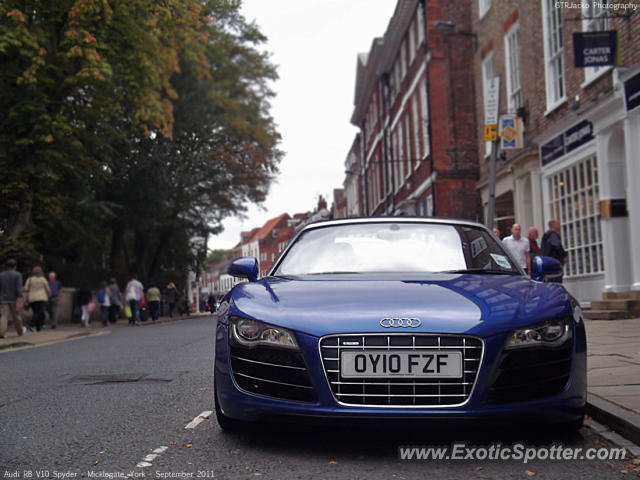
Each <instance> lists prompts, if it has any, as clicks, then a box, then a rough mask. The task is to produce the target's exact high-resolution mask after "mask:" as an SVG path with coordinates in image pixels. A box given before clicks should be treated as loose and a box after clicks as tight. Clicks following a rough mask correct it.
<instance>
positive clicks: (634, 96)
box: [624, 73, 640, 112]
mask: <svg viewBox="0 0 640 480" xmlns="http://www.w3.org/2000/svg"><path fill="white" fill-rule="evenodd" d="M624 100H625V103H626V104H627V112H628V111H630V110H633V109H634V108H636V107H637V106H638V105H640V73H638V74H637V75H635V76H633V77H631V78H630V79H629V80H627V81H626V82H624Z"/></svg>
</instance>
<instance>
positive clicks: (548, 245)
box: [540, 218, 567, 283]
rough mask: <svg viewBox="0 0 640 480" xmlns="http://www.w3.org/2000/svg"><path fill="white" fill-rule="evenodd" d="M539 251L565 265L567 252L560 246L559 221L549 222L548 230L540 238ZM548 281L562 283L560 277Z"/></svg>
mask: <svg viewBox="0 0 640 480" xmlns="http://www.w3.org/2000/svg"><path fill="white" fill-rule="evenodd" d="M540 250H541V251H542V255H545V256H547V257H551V258H555V259H556V260H558V261H559V262H560V263H561V264H562V265H564V264H565V263H567V252H566V251H565V249H564V247H563V246H562V239H561V238H560V221H559V220H558V219H557V218H553V219H551V220H549V230H547V231H546V232H545V233H544V235H543V236H542V243H541V245H540ZM549 281H550V282H556V283H562V275H560V276H559V277H555V278H552V279H549Z"/></svg>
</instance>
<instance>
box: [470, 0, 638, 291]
mask: <svg viewBox="0 0 640 480" xmlns="http://www.w3.org/2000/svg"><path fill="white" fill-rule="evenodd" d="M609 3H611V2H609ZM603 4H604V6H603ZM606 4H607V2H600V3H593V2H587V3H584V2H582V3H575V4H574V3H567V2H555V1H553V0H536V1H526V0H505V1H502V2H491V1H487V0H479V1H478V2H474V11H473V17H474V21H473V24H474V32H475V33H476V34H477V36H478V44H479V48H478V51H477V53H476V56H475V62H474V63H475V65H474V70H475V75H476V80H475V81H476V86H477V88H478V92H479V93H480V92H482V95H478V97H477V99H476V107H477V109H476V110H477V111H476V116H477V119H478V132H480V131H481V129H482V124H483V112H484V102H485V98H486V88H485V87H486V84H487V80H488V78H491V77H493V76H500V78H501V91H500V99H501V101H500V104H501V113H513V114H517V115H519V116H520V117H521V118H522V119H523V121H524V127H525V133H524V148H522V149H521V150H517V151H505V152H503V153H501V154H500V155H499V156H498V161H497V174H496V217H497V220H498V225H499V226H500V227H501V232H502V233H503V234H506V233H507V231H508V227H509V225H510V224H511V223H514V222H515V223H520V224H522V226H523V227H524V228H527V227H529V226H536V227H537V228H538V230H540V233H541V234H542V232H543V231H544V230H546V229H547V224H548V222H549V220H551V219H553V218H557V219H559V220H560V222H561V225H562V229H561V237H562V241H563V244H564V247H565V249H566V250H567V252H568V262H567V264H566V265H565V275H564V284H565V286H566V287H567V289H568V290H569V291H570V292H571V293H572V294H574V295H575V296H576V297H577V298H578V299H579V300H580V301H582V302H589V301H591V300H595V299H599V298H601V296H602V295H603V294H607V293H612V292H618V293H621V292H628V291H630V290H640V256H638V255H637V254H636V253H635V249H634V247H633V246H634V245H635V243H636V242H637V241H638V240H637V239H638V238H640V198H639V196H638V192H637V189H636V188H635V186H636V185H638V184H640V168H639V163H640V162H639V159H640V143H639V142H640V120H639V117H640V108H639V107H638V106H637V105H638V103H640V100H638V98H639V97H640V94H638V91H640V47H639V46H638V41H637V38H638V37H639V35H640V15H638V14H633V12H632V11H631V12H627V11H619V10H614V9H610V8H607V5H606ZM588 31H590V32H594V31H615V32H616V36H617V41H618V49H617V50H618V58H617V61H616V65H615V66H605V67H598V68H596V67H589V68H581V67H580V68H578V67H576V66H574V65H575V62H574V60H575V59H574V41H577V40H575V38H576V37H575V36H574V34H575V33H579V32H588ZM634 95H636V96H635V97H634ZM488 151H489V150H488V145H486V144H485V143H484V142H483V140H482V139H480V140H479V141H478V152H479V155H482V156H484V157H485V158H486V155H487V153H488ZM480 172H481V174H480V181H479V183H478V186H479V190H480V194H481V198H482V202H483V205H485V206H486V204H487V202H488V184H489V179H488V161H487V160H485V161H482V160H481V161H480Z"/></svg>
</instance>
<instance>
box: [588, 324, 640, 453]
mask: <svg viewBox="0 0 640 480" xmlns="http://www.w3.org/2000/svg"><path fill="white" fill-rule="evenodd" d="M585 327H586V329H587V345H588V346H587V383H588V399H587V402H588V404H587V413H588V414H589V415H591V416H592V417H593V418H594V419H596V420H597V421H599V422H601V423H605V424H606V425H608V426H609V427H611V428H612V429H613V430H616V431H617V432H618V433H620V434H621V435H623V436H625V437H627V438H628V439H629V440H632V441H633V442H635V443H636V444H640V318H634V319H631V320H614V321H610V320H587V321H585Z"/></svg>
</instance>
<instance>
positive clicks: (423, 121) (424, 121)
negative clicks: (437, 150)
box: [418, 82, 431, 158]
mask: <svg viewBox="0 0 640 480" xmlns="http://www.w3.org/2000/svg"><path fill="white" fill-rule="evenodd" d="M418 94H419V95H420V126H421V128H422V155H423V156H422V158H426V156H427V155H429V154H430V153H431V152H430V151H429V109H428V107H427V102H428V99H427V84H426V82H423V86H422V88H418Z"/></svg>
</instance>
